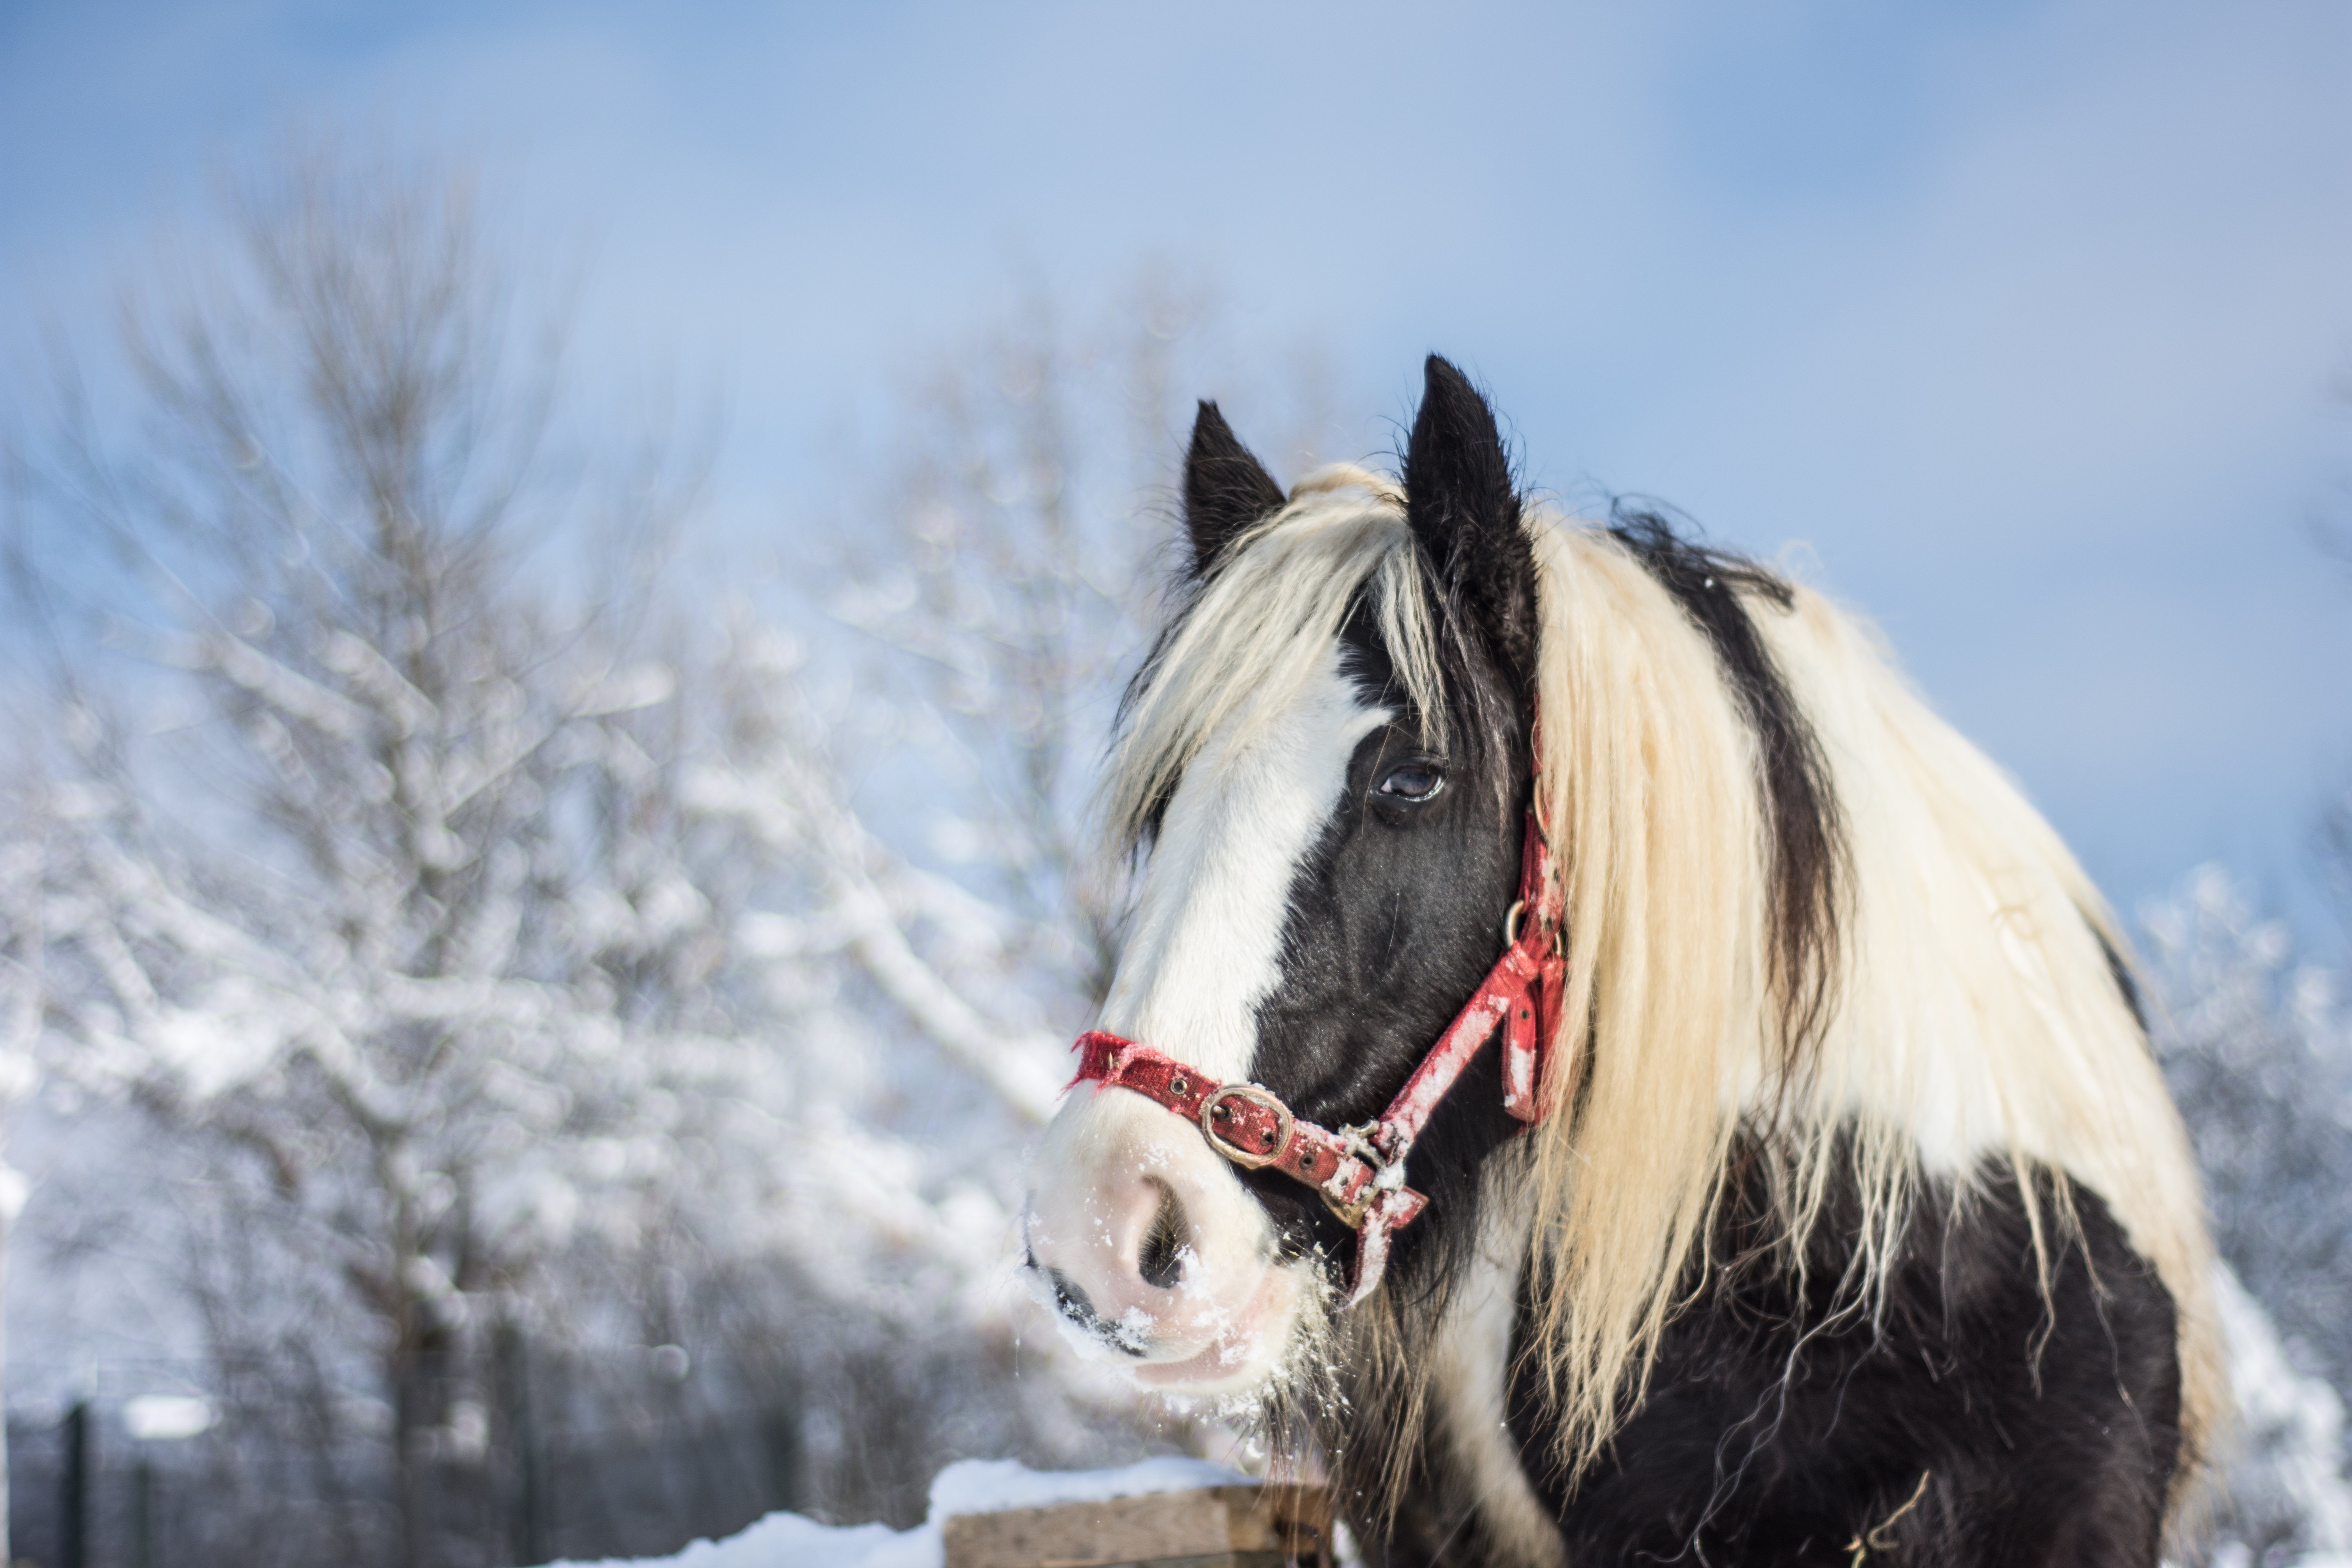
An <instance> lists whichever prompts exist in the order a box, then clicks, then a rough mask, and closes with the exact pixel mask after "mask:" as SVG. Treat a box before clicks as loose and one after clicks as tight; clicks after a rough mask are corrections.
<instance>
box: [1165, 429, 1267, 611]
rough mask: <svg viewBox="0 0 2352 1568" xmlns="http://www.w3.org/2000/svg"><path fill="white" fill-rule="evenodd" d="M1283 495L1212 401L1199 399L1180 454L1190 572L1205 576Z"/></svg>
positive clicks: (1263, 517) (1261, 519)
mask: <svg viewBox="0 0 2352 1568" xmlns="http://www.w3.org/2000/svg"><path fill="white" fill-rule="evenodd" d="M1283 499H1284V498H1283V493H1282V487H1281V486H1280V485H1278V484H1276V483H1275V482H1274V476H1273V475H1272V474H1269V473H1267V472H1266V471H1265V464H1263V463H1261V462H1259V461H1258V460H1257V458H1256V457H1255V455H1254V454H1252V452H1251V451H1250V449H1249V448H1248V447H1244V446H1243V445H1242V444H1241V441H1240V440H1239V438H1237V437H1235V436H1234V431H1233V426H1230V425H1227V424H1226V423H1225V416H1223V415H1222V414H1220V413H1218V412H1217V405H1215V404H1213V403H1210V402H1206V401H1203V402H1202V405H1201V412H1200V414H1199V416H1197V417H1196V418H1194V420H1193V421H1192V449H1191V450H1190V451H1189V452H1187V453H1186V454H1185V458H1184V531H1186V532H1187V533H1189V534H1190V535H1191V536H1192V574H1193V575H1194V576H1197V577H1205V576H1207V575H1208V574H1210V572H1211V571H1212V570H1213V569H1214V568H1215V566H1216V563H1217V557H1218V556H1220V555H1222V554H1223V553H1224V550H1225V546H1227V545H1228V544H1231V543H1232V542H1234V538H1235V537H1236V536H1237V535H1239V534H1240V533H1241V532H1242V531H1244V530H1245V529H1247V528H1248V527H1249V526H1250V525H1251V524H1253V523H1255V522H1261V521H1265V518H1266V517H1267V516H1268V515H1270V514H1271V513H1273V512H1275V511H1276V510H1280V508H1281V506H1282V503H1283Z"/></svg>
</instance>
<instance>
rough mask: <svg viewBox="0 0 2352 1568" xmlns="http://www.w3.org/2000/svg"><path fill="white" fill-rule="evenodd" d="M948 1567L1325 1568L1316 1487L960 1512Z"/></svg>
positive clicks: (1323, 1501) (944, 1530)
mask: <svg viewBox="0 0 2352 1568" xmlns="http://www.w3.org/2000/svg"><path fill="white" fill-rule="evenodd" d="M940 1535H941V1537H942V1539H943V1541H944V1542H945V1545H946V1548H947V1568H1145V1565H1149V1568H1286V1565H1288V1564H1301V1565H1310V1568H1330V1564H1331V1494H1330V1493H1329V1492H1328V1490H1326V1489H1324V1488H1322V1487H1312V1486H1264V1487H1205V1488H1202V1489H1196V1490H1192V1491H1181V1492H1152V1493H1148V1494H1146V1495H1144V1496H1142V1497H1128V1498H1109V1499H1106V1500H1101V1501H1098V1502H1071V1503H1059V1504H1056V1505H1055V1506H1053V1507H1050V1508H1024V1509H1009V1510H1005V1511H1003V1512H1002V1513H972V1514H961V1515H958V1516H956V1517H954V1518H952V1519H950V1520H949V1521H947V1522H946V1523H945V1524H944V1525H943V1526H941V1527H940Z"/></svg>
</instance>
